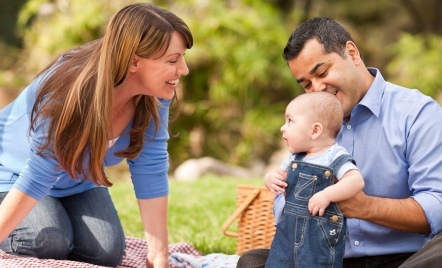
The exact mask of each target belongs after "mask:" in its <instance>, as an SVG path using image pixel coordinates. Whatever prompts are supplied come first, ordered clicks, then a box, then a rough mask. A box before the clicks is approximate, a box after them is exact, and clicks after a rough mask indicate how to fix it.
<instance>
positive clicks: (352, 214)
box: [338, 191, 370, 219]
mask: <svg viewBox="0 0 442 268" xmlns="http://www.w3.org/2000/svg"><path fill="white" fill-rule="evenodd" d="M369 205H370V197H369V196H368V195H366V194H365V193H364V192H363V191H360V192H359V193H358V194H356V195H355V196H354V197H352V198H349V199H347V200H343V201H340V202H338V207H339V209H340V210H341V212H342V213H343V214H344V216H345V217H347V218H358V219H363V217H364V216H368V215H367V214H368V211H367V208H368V206H369Z"/></svg>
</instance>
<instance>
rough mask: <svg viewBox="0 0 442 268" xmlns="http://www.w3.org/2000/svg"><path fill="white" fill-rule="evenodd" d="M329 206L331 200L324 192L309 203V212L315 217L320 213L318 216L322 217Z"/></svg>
mask: <svg viewBox="0 0 442 268" xmlns="http://www.w3.org/2000/svg"><path fill="white" fill-rule="evenodd" d="M328 205H330V199H329V198H328V197H327V195H326V194H325V192H324V191H319V192H317V193H316V194H314V195H313V196H312V198H310V200H309V201H308V210H309V211H310V213H311V214H312V215H313V216H315V215H316V213H318V212H319V214H318V215H319V216H321V217H322V215H324V211H325V209H326V208H327V207H328Z"/></svg>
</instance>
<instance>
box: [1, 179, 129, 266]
mask: <svg viewBox="0 0 442 268" xmlns="http://www.w3.org/2000/svg"><path fill="white" fill-rule="evenodd" d="M6 194H7V193H6V192H3V193H0V203H1V202H2V201H3V199H4V198H5V196H6ZM125 248H126V244H125V239H124V233H123V228H122V226H121V222H120V219H119V217H118V214H117V211H116V209H115V207H114V204H113V203H112V199H111V197H110V195H109V191H108V189H107V188H104V187H97V188H94V189H91V190H88V191H85V192H83V193H79V194H74V195H71V196H67V197H62V198H55V197H51V196H46V197H45V198H43V199H42V200H41V201H40V202H38V203H37V205H36V206H35V207H34V208H33V209H32V211H31V212H30V213H29V214H28V215H27V216H26V218H25V219H24V220H23V221H22V222H21V223H20V224H19V225H18V226H17V228H15V230H14V231H12V233H11V234H10V235H9V237H7V238H6V239H5V241H3V242H2V243H1V244H0V249H1V250H3V251H5V252H6V253H8V254H13V255H18V256H27V257H36V258H40V259H59V260H61V259H71V260H75V261H81V262H87V263H91V264H96V265H102V266H113V267H115V266H117V265H118V264H119V263H120V262H121V260H122V259H123V256H124V254H125Z"/></svg>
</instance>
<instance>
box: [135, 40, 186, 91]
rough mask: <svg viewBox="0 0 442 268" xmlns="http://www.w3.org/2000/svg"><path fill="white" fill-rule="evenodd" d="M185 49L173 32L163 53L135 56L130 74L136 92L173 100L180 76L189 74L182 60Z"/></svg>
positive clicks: (184, 45) (183, 43)
mask: <svg viewBox="0 0 442 268" xmlns="http://www.w3.org/2000/svg"><path fill="white" fill-rule="evenodd" d="M186 49H187V47H186V42H185V39H184V37H183V36H182V35H181V34H180V33H178V32H176V31H175V32H174V33H173V34H172V38H171V40H170V44H169V47H168V48H167V50H166V52H165V53H164V50H165V49H162V50H161V51H160V52H158V53H156V54H155V55H153V56H152V57H150V58H142V57H139V56H137V55H135V61H134V62H133V63H132V65H133V66H131V68H130V72H132V77H133V79H134V82H135V86H136V92H137V93H138V94H142V95H149V96H153V97H158V98H163V99H171V98H173V96H174V91H175V89H176V87H177V85H178V82H179V78H180V76H181V75H187V74H188V73H189V69H188V68H187V65H186V61H185V59H184V54H185V51H186ZM134 65H135V68H134Z"/></svg>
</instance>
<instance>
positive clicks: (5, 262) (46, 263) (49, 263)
mask: <svg viewBox="0 0 442 268" xmlns="http://www.w3.org/2000/svg"><path fill="white" fill-rule="evenodd" d="M175 252H180V253H186V254H189V255H193V256H201V253H199V252H198V251H197V250H196V249H195V248H193V247H192V246H191V245H189V244H187V243H175V244H170V245H169V254H172V253H175ZM146 256H147V244H146V240H144V239H141V238H135V237H126V255H125V256H124V258H123V261H122V262H121V264H120V265H119V266H118V268H144V267H146ZM0 267H1V268H3V267H5V268H61V267H69V268H104V267H105V266H98V265H93V264H87V263H82V262H76V261H67V260H53V259H46V260H42V259H37V258H25V257H17V256H13V255H9V254H6V253H5V252H4V251H2V250H0ZM170 267H171V268H175V267H174V266H173V265H170Z"/></svg>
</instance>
